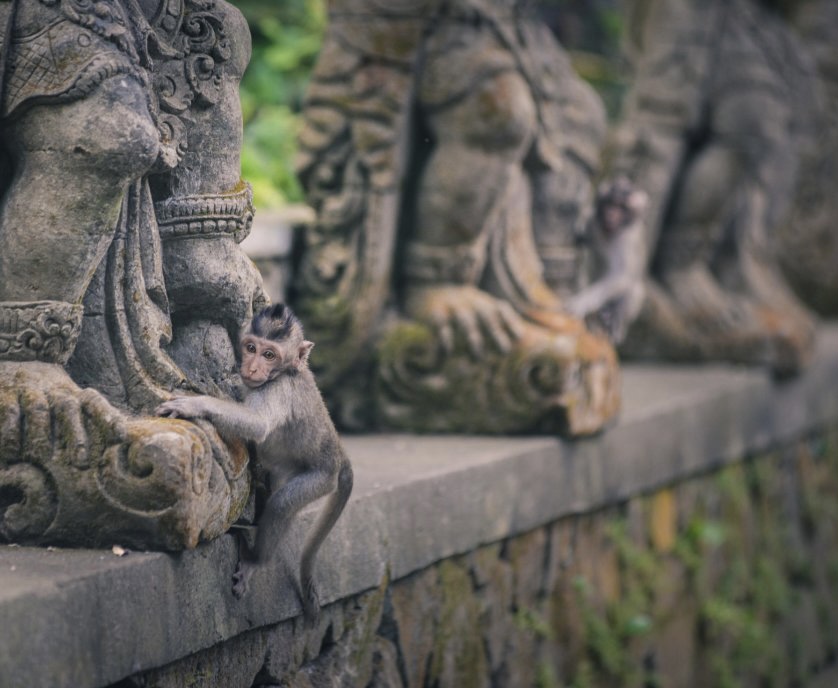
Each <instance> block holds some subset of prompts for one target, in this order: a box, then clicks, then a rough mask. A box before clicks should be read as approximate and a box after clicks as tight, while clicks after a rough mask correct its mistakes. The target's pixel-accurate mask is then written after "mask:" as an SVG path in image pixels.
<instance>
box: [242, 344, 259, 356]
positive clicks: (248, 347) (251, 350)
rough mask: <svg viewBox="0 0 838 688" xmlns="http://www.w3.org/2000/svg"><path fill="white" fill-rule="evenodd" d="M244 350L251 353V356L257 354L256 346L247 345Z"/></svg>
mask: <svg viewBox="0 0 838 688" xmlns="http://www.w3.org/2000/svg"><path fill="white" fill-rule="evenodd" d="M244 348H245V350H246V351H247V353H249V354H255V353H256V345H255V344H247V345H246V346H245V347H244Z"/></svg>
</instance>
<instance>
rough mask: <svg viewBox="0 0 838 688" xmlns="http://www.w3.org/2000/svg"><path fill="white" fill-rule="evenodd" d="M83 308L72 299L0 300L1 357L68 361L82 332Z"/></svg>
mask: <svg viewBox="0 0 838 688" xmlns="http://www.w3.org/2000/svg"><path fill="white" fill-rule="evenodd" d="M82 313H83V308H82V307H81V306H80V305H75V304H72V303H63V302H60V301H45V302H42V303H8V302H6V303H3V302H0V361H42V362H45V363H58V364H61V365H63V364H64V363H66V362H67V361H68V360H69V358H70V354H72V352H73V349H74V348H75V345H76V340H77V339H78V337H79V333H80V332H81V319H82Z"/></svg>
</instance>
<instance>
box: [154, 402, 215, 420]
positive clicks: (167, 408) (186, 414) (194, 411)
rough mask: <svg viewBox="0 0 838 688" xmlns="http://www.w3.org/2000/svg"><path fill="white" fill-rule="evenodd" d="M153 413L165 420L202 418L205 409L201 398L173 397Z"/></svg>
mask: <svg viewBox="0 0 838 688" xmlns="http://www.w3.org/2000/svg"><path fill="white" fill-rule="evenodd" d="M154 413H155V414H156V415H158V416H164V417H166V418H186V419H189V418H203V417H204V415H205V414H206V407H205V405H204V403H203V397H175V398H174V399H169V401H164V402H163V403H162V404H160V406H158V407H157V408H156V409H155V410H154Z"/></svg>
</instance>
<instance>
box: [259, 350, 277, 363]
mask: <svg viewBox="0 0 838 688" xmlns="http://www.w3.org/2000/svg"><path fill="white" fill-rule="evenodd" d="M262 355H263V356H264V357H265V358H266V359H268V360H269V361H273V360H274V359H275V358H276V354H275V353H274V352H273V351H271V350H270V349H269V350H268V351H266V352H265V353H264V354H262Z"/></svg>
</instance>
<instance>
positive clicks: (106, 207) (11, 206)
mask: <svg viewBox="0 0 838 688" xmlns="http://www.w3.org/2000/svg"><path fill="white" fill-rule="evenodd" d="M0 45H2V47H3V55H4V60H3V62H2V73H0V79H1V80H2V86H3V88H2V93H3V96H4V99H3V102H2V104H0V110H2V114H3V116H4V119H3V126H2V129H0V137H1V138H2V140H3V143H4V145H3V146H2V148H3V151H2V165H0V166H1V167H2V174H1V175H0V190H2V191H3V202H2V208H0V418H2V421H0V422H2V439H0V445H2V447H1V448H0V494H2V495H3V499H2V502H3V509H2V512H0V539H2V540H3V541H17V542H26V543H41V544H46V543H62V544H76V545H106V544H109V543H113V542H120V543H121V544H125V545H131V546H136V547H153V548H162V549H182V548H188V547H194V546H195V545H196V544H197V543H198V542H199V541H200V540H206V539H210V538H212V537H215V536H217V535H219V534H221V533H222V532H224V531H225V530H226V529H227V528H228V527H229V525H230V524H231V523H232V522H233V521H235V520H236V519H237V518H238V517H239V516H240V515H241V513H242V510H243V508H244V505H245V503H246V501H247V493H248V491H249V482H250V478H249V473H248V471H247V453H246V451H245V448H244V447H243V446H241V445H234V444H233V445H230V446H227V445H225V443H224V442H222V441H221V439H220V438H219V437H218V435H217V434H216V433H215V431H214V430H213V429H212V428H211V427H210V426H209V425H207V424H206V423H196V424H186V423H172V422H167V421H162V420H160V419H153V418H149V417H148V415H149V414H150V413H151V412H152V411H153V409H154V408H155V406H156V405H157V404H159V403H160V402H161V401H163V400H165V399H167V398H169V397H170V396H171V395H172V394H173V393H175V392H180V393H184V392H187V391H206V392H213V393H216V394H226V395H234V394H235V391H236V384H235V382H236V381H235V380H234V379H231V375H230V372H231V369H232V366H233V364H234V355H233V349H232V346H231V342H233V341H235V340H236V338H237V336H238V328H239V326H240V325H241V324H242V322H243V321H244V320H245V319H246V318H247V317H248V316H249V315H250V314H251V313H252V310H253V307H254V304H255V305H257V306H258V305H260V304H262V303H264V302H265V296H264V293H263V291H262V288H261V279H260V277H259V275H258V273H257V272H256V270H255V269H254V268H253V266H252V264H251V263H250V261H249V260H248V259H247V258H246V257H245V255H244V254H243V253H242V252H241V251H240V249H239V247H238V244H237V242H238V241H240V240H241V239H242V238H243V236H244V235H246V233H247V231H248V230H249V224H250V221H251V220H252V214H253V208H252V204H251V193H250V189H249V187H248V186H247V184H245V183H244V182H242V181H241V179H240V165H239V148H240V145H241V110H240V105H239V101H238V83H239V80H240V79H241V76H242V74H243V72H244V69H245V66H246V65H247V62H248V60H249V58H250V41H249V33H248V28H247V26H246V24H245V22H244V19H243V17H242V16H241V13H240V12H239V11H238V10H236V9H235V8H234V7H233V6H232V5H230V4H228V3H226V2H224V0H185V1H182V0H149V1H146V0H144V1H143V2H139V3H138V2H136V0H102V2H96V3H92V2H82V1H81V0H67V1H66V2H60V3H59V2H52V1H46V0H44V1H40V0H12V1H9V2H4V3H2V7H0ZM65 370H66V372H65ZM67 373H69V377H68V375H67Z"/></svg>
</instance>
